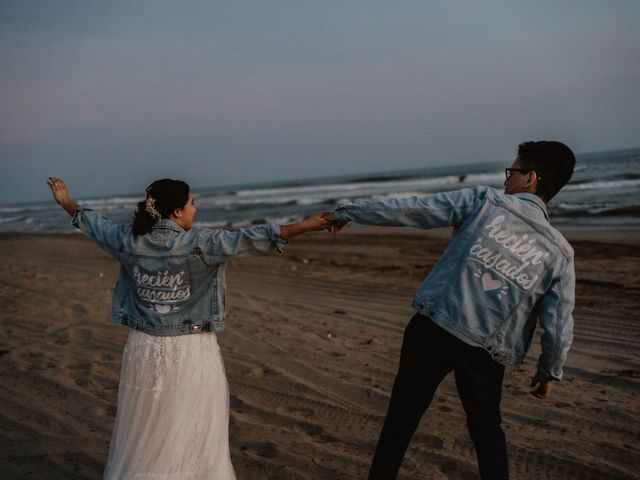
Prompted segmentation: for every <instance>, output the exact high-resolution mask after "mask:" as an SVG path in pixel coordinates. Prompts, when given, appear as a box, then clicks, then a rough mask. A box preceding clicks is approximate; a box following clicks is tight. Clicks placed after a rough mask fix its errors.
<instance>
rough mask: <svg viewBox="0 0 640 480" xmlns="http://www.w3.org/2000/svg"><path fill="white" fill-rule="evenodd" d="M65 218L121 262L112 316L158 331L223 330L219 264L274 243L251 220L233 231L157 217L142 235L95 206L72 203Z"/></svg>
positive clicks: (273, 236) (266, 228) (273, 234)
mask: <svg viewBox="0 0 640 480" xmlns="http://www.w3.org/2000/svg"><path fill="white" fill-rule="evenodd" d="M71 222H72V224H73V225H74V226H75V227H77V228H79V229H80V230H81V231H82V232H83V233H84V234H85V235H86V236H88V237H89V238H90V239H91V240H93V241H94V242H95V243H97V244H98V245H99V246H100V247H101V248H102V249H103V250H105V251H106V252H107V253H108V254H109V255H111V256H112V257H114V258H116V259H118V260H119V262H120V275H119V278H118V283H117V284H116V288H115V290H114V292H113V300H112V309H111V321H112V322H114V323H122V324H124V325H128V326H129V327H131V328H135V329H138V330H142V331H144V332H146V333H149V334H152V335H158V336H169V335H184V334H189V333H199V332H206V331H219V330H222V329H223V328H224V316H225V262H226V261H227V260H229V259H231V258H234V257H242V256H248V255H254V254H256V253H258V252H261V251H264V250H267V249H269V248H275V249H276V250H277V251H278V252H280V251H281V250H280V244H281V243H286V242H284V241H282V240H281V239H280V227H279V226H278V225H275V224H269V225H258V226H255V227H250V228H244V229H241V230H239V231H233V232H231V231H224V230H210V229H207V228H200V227H194V228H192V229H190V230H188V231H185V230H184V229H183V228H182V227H180V226H179V225H177V224H176V223H174V222H173V221H171V220H168V219H162V220H159V221H157V222H156V224H155V225H154V226H153V230H152V231H151V232H150V233H147V234H146V235H134V234H133V232H132V230H131V226H129V225H117V224H114V223H113V222H111V220H109V219H108V218H107V217H105V216H104V215H102V214H101V213H100V212H98V211H95V210H90V209H87V208H82V207H80V208H78V209H77V210H76V212H75V214H74V215H73V219H72V221H71Z"/></svg>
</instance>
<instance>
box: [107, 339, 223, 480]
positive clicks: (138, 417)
mask: <svg viewBox="0 0 640 480" xmlns="http://www.w3.org/2000/svg"><path fill="white" fill-rule="evenodd" d="M103 478H104V480H116V479H117V480H204V479H206V480H210V479H215V480H233V479H235V474H234V471H233V466H232V465H231V459H230V457H229V391H228V385H227V379H226V377H225V372H224V366H223V363H222V357H221V355H220V349H219V347H218V342H217V340H216V335H215V333H199V334H194V335H181V336H175V337H157V336H152V335H147V334H145V333H142V332H140V331H137V330H131V331H130V333H129V339H128V340H127V344H126V346H125V349H124V354H123V359H122V372H121V376H120V386H119V390H118V410H117V413H116V421H115V425H114V429H113V434H112V437H111V447H110V449H109V460H108V462H107V467H106V470H105V472H104V477H103Z"/></svg>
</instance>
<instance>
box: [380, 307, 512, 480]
mask: <svg viewBox="0 0 640 480" xmlns="http://www.w3.org/2000/svg"><path fill="white" fill-rule="evenodd" d="M451 371H453V372H454V374H455V379H456V386H457V388H458V395H459V396H460V400H461V401H462V406H463V408H464V411H465V413H466V415H467V427H468V429H469V434H470V435H471V440H472V441H473V444H474V445H475V447H476V454H477V458H478V467H479V469H480V477H481V478H482V479H483V480H488V479H491V480H504V479H507V478H509V472H508V462H507V448H506V441H505V436H504V432H503V431H502V427H501V426H500V422H501V416H500V397H501V392H502V378H503V376H504V366H502V365H501V364H499V363H497V362H495V361H494V360H493V359H492V358H491V356H490V355H489V354H488V353H487V352H486V351H485V350H484V349H483V348H480V347H473V346H471V345H468V344H466V343H464V342H462V341H461V340H458V339H457V338H456V337H454V336H453V335H451V334H450V333H448V332H446V331H445V330H443V329H442V328H440V327H439V326H437V325H436V324H435V323H433V321H432V320H431V319H430V318H429V317H425V316H423V315H420V314H416V315H415V316H414V317H413V318H412V319H411V321H410V322H409V325H408V326H407V328H406V330H405V332H404V340H403V343H402V352H401V354H400V367H399V369H398V375H397V376H396V380H395V382H394V384H393V391H392V393H391V400H390V402H389V410H388V412H387V417H386V418H385V421H384V426H383V427H382V432H381V433H380V439H379V440H378V445H377V447H376V451H375V454H374V457H373V462H372V464H371V470H370V471H369V480H387V479H389V480H391V479H395V478H396V475H397V474H398V469H399V468H400V464H401V463H402V458H403V457H404V453H405V451H406V449H407V446H408V445H409V441H410V440H411V437H412V436H413V434H414V432H415V430H416V427H417V426H418V422H419V421H420V418H421V417H422V415H423V414H424V412H425V411H426V409H427V407H428V406H429V404H430V403H431V400H432V399H433V394H434V393H435V391H436V389H437V388H438V385H439V384H440V382H442V380H443V379H444V377H445V376H446V375H447V374H448V373H449V372H451Z"/></svg>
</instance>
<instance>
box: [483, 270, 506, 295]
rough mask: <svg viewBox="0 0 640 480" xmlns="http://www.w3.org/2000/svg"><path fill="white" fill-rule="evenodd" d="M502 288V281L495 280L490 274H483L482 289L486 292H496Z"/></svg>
mask: <svg viewBox="0 0 640 480" xmlns="http://www.w3.org/2000/svg"><path fill="white" fill-rule="evenodd" d="M501 286H502V282H501V281H500V280H494V279H493V278H492V277H491V274H489V273H483V274H482V288H484V291H485V292H488V291H489V290H495V289H496V288H500V287H501Z"/></svg>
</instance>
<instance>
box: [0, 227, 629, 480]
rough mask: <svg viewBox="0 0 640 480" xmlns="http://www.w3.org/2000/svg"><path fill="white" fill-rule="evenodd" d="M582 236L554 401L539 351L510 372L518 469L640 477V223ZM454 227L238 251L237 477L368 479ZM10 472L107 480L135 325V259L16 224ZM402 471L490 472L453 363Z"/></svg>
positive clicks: (9, 353)
mask: <svg viewBox="0 0 640 480" xmlns="http://www.w3.org/2000/svg"><path fill="white" fill-rule="evenodd" d="M564 233H565V234H566V236H567V238H568V239H569V240H570V242H571V244H572V246H573V247H574V249H575V259H576V274H577V304H576V309H575V312H574V317H575V332H574V333H575V339H574V344H573V346H572V349H571V351H570V352H569V357H568V361H567V363H566V366H565V373H564V379H563V380H562V381H561V382H560V383H557V384H555V385H554V391H553V393H552V395H551V397H550V398H548V399H545V400H539V399H536V398H534V397H533V396H531V395H529V394H528V390H529V381H530V378H531V376H532V375H533V373H534V371H535V364H536V360H537V356H538V354H539V351H540V350H539V346H538V341H537V340H538V336H539V333H540V329H539V328H538V329H537V333H536V339H535V341H534V344H533V347H532V350H531V352H530V353H529V355H528V357H527V359H526V361H525V362H524V363H523V364H522V365H519V366H516V367H509V368H507V371H506V375H505V380H504V385H503V400H502V412H503V427H504V430H505V433H506V435H507V443H508V448H509V456H510V471H511V475H512V478H513V479H521V480H525V479H527V480H529V479H530V480H540V479H553V480H556V479H593V480H623V479H638V478H640V473H639V472H638V469H637V467H638V465H640V433H639V429H638V427H639V425H640V348H639V347H640V253H639V252H638V246H639V245H640V230H597V229H576V230H566V231H564ZM449 236H450V231H449V230H446V229H442V230H432V231H418V230H411V229H400V228H398V229H375V228H347V229H345V231H344V233H343V234H341V235H340V236H338V237H337V238H335V239H334V238H331V237H330V236H328V235H326V234H325V233H318V234H309V235H305V236H303V237H300V238H296V239H294V240H293V241H291V242H290V244H289V245H288V246H287V248H286V251H285V254H284V255H281V256H280V255H276V254H275V253H269V254H264V255H260V256H258V257H254V258H248V259H239V260H234V261H233V262H231V263H230V266H229V271H228V290H227V300H228V317H227V321H226V329H225V331H223V332H221V333H218V334H217V335H218V340H219V343H220V345H221V349H222V352H223V358H224V362H225V367H226V371H227V377H228V381H229V388H230V395H231V397H230V405H231V415H230V443H231V449H232V452H231V455H232V461H233V464H234V467H235V469H236V474H237V476H238V479H242V480H245V479H246V480H262V479H265V480H266V479H278V480H286V479H292V480H294V479H309V480H311V479H313V480H318V479H326V480H336V479H362V478H365V477H366V473H367V471H368V465H369V462H370V460H371V455H372V453H373V449H374V447H375V443H376V441H377V437H378V434H379V431H380V428H381V426H382V422H383V419H384V415H385V412H386V407H387V402H388V398H389V394H390V390H391V387H392V383H393V379H394V376H395V373H396V369H397V365H398V360H399V353H400V346H401V341H402V334H403V330H404V328H405V326H406V325H407V323H408V321H409V319H410V318H411V316H412V313H413V312H412V309H411V307H410V303H411V299H412V298H413V295H414V293H415V291H416V290H417V288H418V285H419V283H420V282H421V281H422V280H423V278H424V277H425V275H426V274H427V273H428V272H429V270H430V269H431V268H432V267H433V265H434V264H435V262H436V261H437V259H438V257H439V256H440V254H441V253H442V251H443V249H444V247H445V246H446V243H447V241H448V238H449ZM0 257H1V262H0V298H1V301H2V306H3V308H2V310H1V312H0V328H1V332H2V335H1V337H0V371H1V377H2V382H1V384H0V431H1V432H2V433H1V438H2V445H1V448H0V472H1V474H0V476H1V477H2V478H3V479H14V478H16V479H18V478H25V479H27V478H28V479H39V478H47V479H98V478H101V475H102V470H103V468H104V464H105V462H106V458H107V453H108V448H109V442H110V436H111V429H112V426H113V421H114V416H115V412H116V397H117V388H118V377H119V373H120V365H121V363H120V362H121V358H120V357H121V354H122V349H123V346H124V343H125V341H126V337H127V333H128V331H127V328H126V327H124V326H119V325H114V324H111V323H110V322H109V320H108V316H109V309H110V304H111V294H112V291H113V287H114V285H115V281H116V278H117V273H118V264H117V262H116V261H115V260H113V259H112V258H110V257H109V256H108V255H107V254H106V253H104V252H103V251H101V250H100V249H99V248H98V247H97V246H95V245H94V244H92V243H91V242H89V241H88V240H86V239H85V238H84V237H82V236H81V235H78V234H68V235H67V234H59V235H52V234H44V235H31V234H4V235H1V236H0ZM398 478H400V479H404V480H409V479H434V480H439V479H440V480H442V479H450V480H451V479H456V480H471V479H475V478H479V477H478V476H477V467H476V460H475V453H474V450H473V446H472V444H471V441H470V439H469V436H468V433H467V430H466V424H465V418H464V413H463V411H462V407H461V405H460V401H459V399H458V397H457V394H456V391H455V383H454V380H453V376H450V377H448V378H447V379H446V380H445V381H444V382H443V384H442V385H441V386H440V388H439V390H438V392H437V393H436V396H435V398H434V401H433V403H432V405H431V407H430V408H429V410H428V412H427V415H425V417H424V418H423V420H422V422H421V424H420V426H419V428H418V430H417V432H416V435H415V437H414V439H413V440H412V443H411V445H410V447H409V449H408V451H407V454H406V457H405V461H404V463H403V468H402V470H401V473H400V475H399V477H398Z"/></svg>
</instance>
